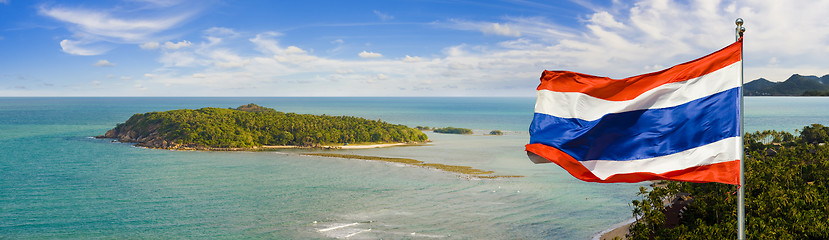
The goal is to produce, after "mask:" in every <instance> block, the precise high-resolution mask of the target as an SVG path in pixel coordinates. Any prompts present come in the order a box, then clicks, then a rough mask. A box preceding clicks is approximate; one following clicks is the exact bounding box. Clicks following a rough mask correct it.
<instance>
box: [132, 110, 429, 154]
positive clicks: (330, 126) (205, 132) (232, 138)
mask: <svg viewBox="0 0 829 240" xmlns="http://www.w3.org/2000/svg"><path fill="white" fill-rule="evenodd" d="M251 105H253V106H251ZM239 109H245V110H248V111H241V110H235V109H223V108H202V109H196V110H191V109H180V110H172V111H165V112H149V113H139V114H135V115H133V116H132V117H130V119H129V120H127V122H125V123H123V124H118V126H117V127H116V130H119V131H120V130H126V129H128V130H129V131H135V132H136V133H137V135H138V136H152V135H151V134H156V133H157V134H158V136H160V137H162V138H163V139H164V140H166V141H168V142H174V143H178V144H183V145H189V146H202V147H212V148H248V147H254V146H262V145H295V146H313V145H321V144H345V143H380V142H382V143H388V142H423V141H426V140H427V139H428V138H427V137H426V134H424V133H422V132H420V131H419V130H417V129H413V128H409V127H406V126H404V125H394V124H389V123H386V122H382V121H380V120H376V121H375V120H368V119H364V118H359V117H347V116H326V115H321V116H320V115H311V114H295V113H283V112H277V111H275V110H273V109H270V110H268V108H263V107H259V106H255V105H254V104H249V105H245V106H242V107H239Z"/></svg>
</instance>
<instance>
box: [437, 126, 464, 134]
mask: <svg viewBox="0 0 829 240" xmlns="http://www.w3.org/2000/svg"><path fill="white" fill-rule="evenodd" d="M432 131H433V132H436V133H449V134H472V130H470V129H467V128H456V127H445V128H435V129H433V130H432Z"/></svg>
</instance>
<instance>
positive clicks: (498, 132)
mask: <svg viewBox="0 0 829 240" xmlns="http://www.w3.org/2000/svg"><path fill="white" fill-rule="evenodd" d="M489 135H504V132H501V130H492V131H489Z"/></svg>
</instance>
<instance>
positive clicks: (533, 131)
mask: <svg viewBox="0 0 829 240" xmlns="http://www.w3.org/2000/svg"><path fill="white" fill-rule="evenodd" d="M739 94H740V92H739V88H732V89H729V90H726V91H723V92H719V93H716V94H713V95H710V96H707V97H703V98H700V99H696V100H693V101H690V102H688V103H685V104H682V105H678V106H674V107H669V108H660V109H646V110H637V111H630V112H623V113H613V114H607V115H605V116H603V117H602V118H600V119H598V120H594V121H585V120H581V119H577V118H559V117H555V116H550V115H546V114H542V113H536V114H535V116H534V118H533V122H532V123H531V124H530V143H531V144H532V143H541V144H544V145H548V146H552V147H555V148H558V149H560V150H561V151H563V152H565V153H567V154H569V155H570V156H572V157H573V158H575V159H576V160H579V161H584V160H616V161H627V160H636V159H646V158H653V157H658V156H664V155H669V154H673V153H678V152H682V151H685V150H688V149H691V148H695V147H699V146H703V145H706V144H709V143H713V142H716V141H719V140H722V139H725V138H729V137H734V136H739V128H740V122H739V115H738V107H739V97H740V95H739Z"/></svg>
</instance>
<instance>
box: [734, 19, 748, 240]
mask: <svg viewBox="0 0 829 240" xmlns="http://www.w3.org/2000/svg"><path fill="white" fill-rule="evenodd" d="M734 23H736V24H737V28H736V29H734V30H735V34H736V38H737V40H740V38H742V37H743V32H745V31H746V28H744V27H743V19H742V18H737V21H735V22H734ZM740 48H741V49H740V152H742V157H743V158H742V159H741V160H740V186H739V187H738V189H737V192H738V193H737V194H738V195H739V196H738V197H737V239H739V240H745V239H746V210H745V189H746V184H745V179H746V177H745V165H746V164H745V161H746V152H745V147H744V146H743V134H745V130H744V129H743V115H744V112H743V84H744V82H743V72H744V70H743V62H745V59H743V50H744V49H742V46H740Z"/></svg>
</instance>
